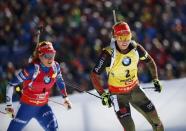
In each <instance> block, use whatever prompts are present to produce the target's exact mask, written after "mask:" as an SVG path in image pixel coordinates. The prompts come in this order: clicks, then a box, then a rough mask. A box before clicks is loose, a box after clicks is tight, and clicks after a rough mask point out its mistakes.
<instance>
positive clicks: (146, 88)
mask: <svg viewBox="0 0 186 131" xmlns="http://www.w3.org/2000/svg"><path fill="white" fill-rule="evenodd" d="M142 89H145V90H151V89H155V88H154V87H142Z"/></svg>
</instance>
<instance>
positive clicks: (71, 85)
mask: <svg viewBox="0 0 186 131" xmlns="http://www.w3.org/2000/svg"><path fill="white" fill-rule="evenodd" d="M65 83H66V85H67V86H69V87H71V88H73V89H75V90H76V91H78V92H81V93H82V92H84V93H87V94H90V95H92V96H95V97H97V98H99V99H101V97H100V96H97V95H95V94H93V93H91V92H89V91H82V90H81V89H79V88H78V86H76V85H73V84H71V83H68V82H65Z"/></svg>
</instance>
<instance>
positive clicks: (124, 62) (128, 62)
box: [122, 57, 131, 66]
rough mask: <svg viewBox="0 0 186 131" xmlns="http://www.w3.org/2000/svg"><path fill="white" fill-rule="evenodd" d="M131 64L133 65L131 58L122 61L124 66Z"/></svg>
mask: <svg viewBox="0 0 186 131" xmlns="http://www.w3.org/2000/svg"><path fill="white" fill-rule="evenodd" d="M130 63H131V58H130V57H125V58H124V59H123V60H122V64H123V65H124V66H128V65H130Z"/></svg>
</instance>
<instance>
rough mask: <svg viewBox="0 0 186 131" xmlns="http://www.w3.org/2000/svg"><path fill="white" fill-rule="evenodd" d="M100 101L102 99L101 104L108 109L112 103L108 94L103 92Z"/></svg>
mask: <svg viewBox="0 0 186 131" xmlns="http://www.w3.org/2000/svg"><path fill="white" fill-rule="evenodd" d="M101 99H102V104H103V105H104V106H108V107H111V106H112V101H111V99H110V93H107V92H104V93H103V94H102V95H101Z"/></svg>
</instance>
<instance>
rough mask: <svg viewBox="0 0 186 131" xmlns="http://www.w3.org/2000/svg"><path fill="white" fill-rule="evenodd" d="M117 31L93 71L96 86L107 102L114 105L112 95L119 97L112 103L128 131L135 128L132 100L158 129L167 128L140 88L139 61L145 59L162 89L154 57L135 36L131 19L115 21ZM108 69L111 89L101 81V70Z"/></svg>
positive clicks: (92, 75) (158, 130)
mask: <svg viewBox="0 0 186 131" xmlns="http://www.w3.org/2000/svg"><path fill="white" fill-rule="evenodd" d="M113 35H114V39H115V40H114V41H112V42H111V45H110V46H108V47H106V48H103V49H102V52H101V55H100V58H99V60H98V62H97V64H96V66H95V67H94V68H93V70H92V72H91V75H90V77H91V80H92V83H93V85H94V88H95V89H96V90H97V91H98V93H99V94H100V95H101V97H102V103H103V104H104V105H108V106H111V99H110V96H111V95H112V97H114V98H115V99H114V100H113V101H112V103H113V106H114V108H115V111H116V114H117V117H118V119H119V121H120V122H121V124H122V126H123V128H124V130H125V131H135V125H134V122H133V119H132V117H131V110H130V106H129V103H130V104H131V105H132V106H133V107H134V108H135V109H136V110H138V111H139V112H140V113H141V114H143V115H144V117H145V118H146V119H147V120H148V121H149V123H150V124H151V125H152V128H153V130H154V131H163V130H164V128H163V125H162V122H161V121H160V119H159V117H158V114H157V112H156V109H155V107H154V105H153V103H152V102H151V101H150V100H149V99H148V98H147V96H146V95H145V94H144V92H143V91H142V90H141V89H140V87H139V80H138V76H137V72H138V67H137V65H138V62H139V60H142V61H144V62H146V63H147V64H148V67H149V69H150V71H151V74H152V78H153V84H154V86H155V91H158V92H161V89H162V86H161V84H160V82H159V80H158V74H157V67H156V64H155V62H154V60H153V59H152V57H151V56H150V55H149V54H148V53H147V51H146V50H145V49H144V48H143V47H142V46H141V45H140V44H138V43H136V42H135V41H133V40H131V37H132V34H131V31H130V28H129V26H128V24H127V23H125V22H119V23H117V24H116V25H114V26H113ZM105 70H106V72H107V74H108V82H107V83H108V90H109V93H108V92H105V91H104V89H103V87H102V84H101V76H100V74H101V73H102V72H103V71H105Z"/></svg>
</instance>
